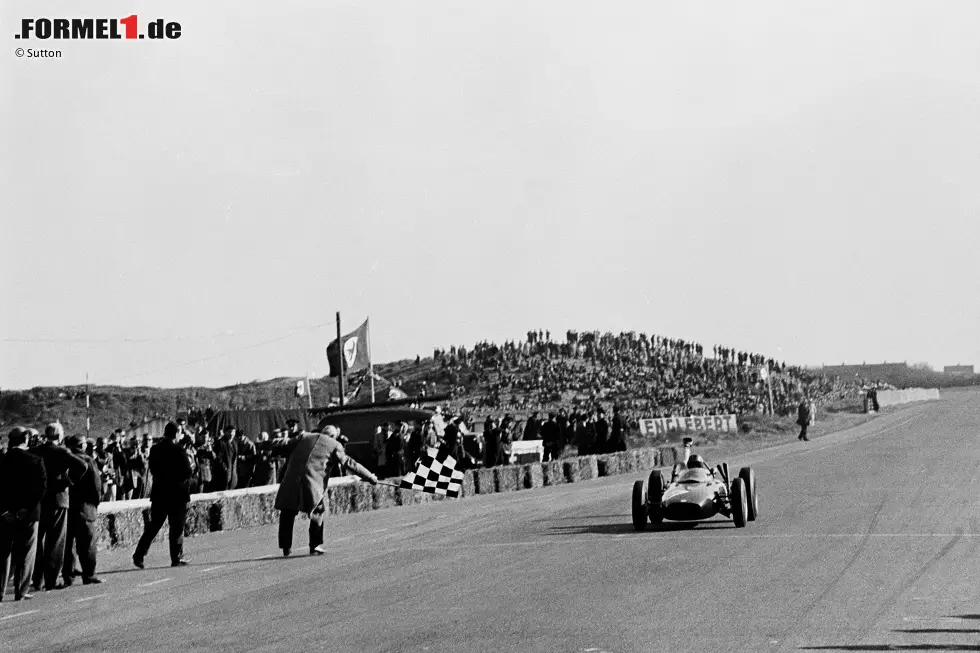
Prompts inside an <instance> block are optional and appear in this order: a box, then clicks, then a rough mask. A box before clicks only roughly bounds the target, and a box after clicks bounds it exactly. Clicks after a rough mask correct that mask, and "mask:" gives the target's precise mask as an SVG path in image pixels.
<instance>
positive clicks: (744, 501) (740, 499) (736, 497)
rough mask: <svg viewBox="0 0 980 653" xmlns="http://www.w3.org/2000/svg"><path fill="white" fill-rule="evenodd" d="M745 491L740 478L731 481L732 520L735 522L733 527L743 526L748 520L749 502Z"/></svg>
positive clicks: (743, 483)
mask: <svg viewBox="0 0 980 653" xmlns="http://www.w3.org/2000/svg"><path fill="white" fill-rule="evenodd" d="M745 493H746V490H745V481H744V480H743V479H742V478H736V479H735V480H734V481H732V494H731V501H732V521H733V522H735V528H745V522H746V521H748V517H749V502H748V497H746V496H745Z"/></svg>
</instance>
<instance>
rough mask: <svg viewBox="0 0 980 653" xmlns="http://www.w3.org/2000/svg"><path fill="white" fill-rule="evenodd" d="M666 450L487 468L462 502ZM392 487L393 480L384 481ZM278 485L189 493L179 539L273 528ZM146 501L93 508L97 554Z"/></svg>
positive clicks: (400, 494) (371, 498)
mask: <svg viewBox="0 0 980 653" xmlns="http://www.w3.org/2000/svg"><path fill="white" fill-rule="evenodd" d="M675 455H676V454H675V452H674V451H672V450H671V448H669V447H668V448H657V449H642V450H633V451H624V452H620V453H613V454H605V455H602V456H582V457H579V458H565V459H562V460H554V461H550V462H546V463H529V464H524V465H506V466H501V467H493V468H490V469H482V468H480V469H473V470H469V471H467V472H465V473H464V475H463V492H462V497H463V498H465V497H471V496H474V495H476V494H493V493H497V492H514V491H517V490H524V489H537V488H542V487H547V486H553V485H561V484H563V483H576V482H581V481H586V480H589V479H594V478H598V477H600V476H614V475H617V474H633V473H637V472H641V471H642V472H646V471H647V470H648V469H649V468H652V467H654V466H657V465H659V464H663V461H665V460H671V461H672V460H673V459H674V456H675ZM389 481H391V482H396V481H397V479H389ZM278 489H279V486H278V485H267V486H264V487H257V488H246V489H242V490H228V491H226V492H212V493H209V494H195V495H193V496H192V497H191V502H190V504H188V506H187V522H186V525H185V528H184V534H185V535H187V536H194V535H203V534H205V533H214V532H219V531H227V530H235V529H240V528H249V527H253V526H262V525H265V524H277V523H279V512H278V511H277V510H276V509H275V498H276V492H277V491H278ZM443 500H446V498H445V497H442V496H437V495H432V494H428V493H425V492H418V491H415V490H403V489H400V488H394V487H390V486H387V485H376V486H372V485H369V484H367V483H363V482H361V481H360V479H358V478H356V477H353V476H345V477H341V478H331V479H330V482H329V485H328V488H327V497H326V499H325V501H326V505H327V508H328V513H329V514H331V515H345V514H350V513H355V512H365V511H369V510H382V509H385V508H394V507H397V506H411V505H418V504H420V503H427V502H430V501H443ZM149 509H150V501H149V499H136V500H132V501H111V502H107V503H103V504H102V505H100V506H99V518H98V520H97V523H96V538H97V543H98V547H99V548H100V549H103V550H104V549H108V548H111V547H135V546H136V542H137V541H138V540H139V538H140V537H141V536H142V534H143V529H144V525H145V523H146V522H147V521H148V520H149ZM167 537H168V531H167V526H166V525H164V527H163V528H162V529H161V530H160V533H159V535H157V537H156V538H155V539H154V542H156V543H161V542H164V543H165V542H166V541H167Z"/></svg>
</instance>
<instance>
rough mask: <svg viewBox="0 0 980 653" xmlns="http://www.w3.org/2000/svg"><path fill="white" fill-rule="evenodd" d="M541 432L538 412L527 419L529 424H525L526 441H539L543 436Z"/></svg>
mask: <svg viewBox="0 0 980 653" xmlns="http://www.w3.org/2000/svg"><path fill="white" fill-rule="evenodd" d="M540 431H541V419H540V418H539V417H538V413H537V411H535V412H533V413H531V416H530V417H528V418H527V422H525V423H524V440H537V439H539V438H540V437H541V436H540V435H539V433H540Z"/></svg>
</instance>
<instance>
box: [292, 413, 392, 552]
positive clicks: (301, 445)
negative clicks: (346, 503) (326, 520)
mask: <svg viewBox="0 0 980 653" xmlns="http://www.w3.org/2000/svg"><path fill="white" fill-rule="evenodd" d="M339 437H340V429H339V428H337V427H336V426H332V425H331V426H326V427H324V428H323V433H306V432H302V433H300V434H299V435H297V436H296V437H294V438H292V439H290V440H289V442H287V443H286V444H284V445H283V453H284V454H285V456H286V457H287V461H286V469H285V471H284V472H283V476H282V482H281V483H280V484H279V491H278V492H277V493H276V510H278V511H279V548H281V549H282V554H283V555H284V556H288V555H289V554H290V551H291V550H292V548H293V523H294V522H295V520H296V514H297V513H300V512H302V513H306V514H307V515H308V516H309V518H310V555H323V553H324V551H323V514H324V512H326V499H327V497H326V486H327V479H328V478H329V477H330V469H331V467H333V466H334V465H340V466H343V467H345V468H346V469H347V471H349V472H353V473H354V474H356V475H358V476H360V477H361V478H363V479H364V480H366V481H368V482H369V483H371V485H374V484H376V483H377V482H378V477H377V476H375V475H374V474H372V473H371V472H369V471H368V470H367V469H365V468H364V467H363V466H361V464H360V463H358V462H357V461H356V460H354V459H353V458H350V457H348V456H347V454H346V453H345V452H344V446H343V445H342V444H341V443H340V442H339V441H338V440H337V438H339Z"/></svg>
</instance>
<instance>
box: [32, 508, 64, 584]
mask: <svg viewBox="0 0 980 653" xmlns="http://www.w3.org/2000/svg"><path fill="white" fill-rule="evenodd" d="M67 534H68V508H55V507H52V506H45V505H42V506H41V521H40V522H39V523H38V529H37V558H36V560H35V562H34V577H33V581H34V587H35V588H37V589H40V587H41V581H42V580H43V581H44V588H45V589H49V590H50V589H54V587H55V586H56V585H57V584H58V574H60V573H61V567H62V565H63V564H64V561H65V537H66V536H67Z"/></svg>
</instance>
